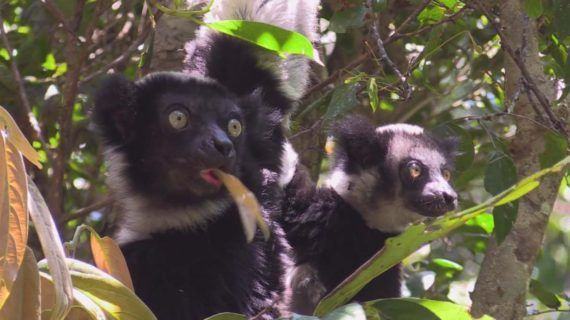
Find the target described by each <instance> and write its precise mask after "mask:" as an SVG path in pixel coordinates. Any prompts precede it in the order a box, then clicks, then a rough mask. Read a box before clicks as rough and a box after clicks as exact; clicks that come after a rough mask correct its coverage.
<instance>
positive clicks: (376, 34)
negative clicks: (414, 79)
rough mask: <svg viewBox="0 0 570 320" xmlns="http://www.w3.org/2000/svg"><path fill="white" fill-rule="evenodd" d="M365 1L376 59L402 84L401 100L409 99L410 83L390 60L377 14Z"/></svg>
mask: <svg viewBox="0 0 570 320" xmlns="http://www.w3.org/2000/svg"><path fill="white" fill-rule="evenodd" d="M367 3H368V7H369V9H370V15H371V17H372V21H371V23H370V30H371V31H372V38H373V39H374V40H375V41H376V46H377V49H378V59H379V60H380V63H382V64H384V65H385V66H387V67H388V68H389V69H390V70H392V72H393V73H394V74H395V75H396V77H398V80H399V81H400V83H401V85H402V93H403V100H409V99H410V97H411V96H412V89H411V88H410V85H409V84H408V81H407V79H406V77H404V75H403V74H402V72H401V71H400V69H398V66H396V64H395V63H394V61H392V59H390V57H389V56H388V53H387V52H386V48H385V47H384V42H383V41H382V38H381V37H380V31H379V27H378V16H377V15H376V13H375V12H374V10H373V9H372V0H368V1H367Z"/></svg>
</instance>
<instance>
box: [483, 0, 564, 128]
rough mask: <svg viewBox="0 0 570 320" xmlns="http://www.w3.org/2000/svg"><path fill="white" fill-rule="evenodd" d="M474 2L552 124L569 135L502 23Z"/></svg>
mask: <svg viewBox="0 0 570 320" xmlns="http://www.w3.org/2000/svg"><path fill="white" fill-rule="evenodd" d="M473 2H474V3H475V4H476V5H477V7H478V8H479V10H481V11H482V12H483V14H484V15H485V16H486V17H487V19H488V20H489V22H490V23H491V25H492V26H493V28H494V29H495V32H497V35H499V38H501V47H502V48H503V49H504V50H505V51H506V52H507V54H508V55H509V56H510V57H511V58H512V59H513V61H514V62H515V64H516V65H517V67H518V68H519V69H520V71H521V73H522V75H523V77H524V78H525V80H526V82H527V86H528V88H529V89H530V90H531V91H532V93H533V94H534V95H535V96H536V98H537V99H538V102H539V104H540V106H541V107H542V109H543V110H544V112H545V113H546V115H547V116H548V118H549V119H550V121H551V122H552V124H553V125H554V128H555V129H556V131H558V132H559V133H560V134H562V135H563V136H565V137H568V133H567V132H566V128H565V127H564V125H563V124H562V122H561V121H560V120H558V118H557V117H556V115H555V114H554V112H553V111H552V109H551V105H550V102H549V101H548V98H547V97H546V96H545V95H544V93H543V92H542V91H540V89H538V86H537V85H536V83H535V81H534V79H533V77H532V76H531V75H530V72H529V71H528V69H527V67H526V65H525V62H524V61H523V59H522V57H521V55H520V54H518V53H517V52H515V50H513V48H512V47H511V46H510V44H509V43H508V42H507V37H506V36H505V34H504V33H503V31H502V27H501V25H500V24H499V23H498V22H497V21H496V19H495V18H496V17H495V16H493V15H492V14H491V13H490V12H489V10H487V8H486V7H485V6H484V5H483V4H482V3H481V2H480V1H479V0H473Z"/></svg>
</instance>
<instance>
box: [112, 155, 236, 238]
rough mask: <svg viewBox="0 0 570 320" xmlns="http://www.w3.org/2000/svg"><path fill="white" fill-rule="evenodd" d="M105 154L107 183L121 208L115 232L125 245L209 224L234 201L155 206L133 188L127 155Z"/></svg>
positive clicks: (116, 236)
mask: <svg viewBox="0 0 570 320" xmlns="http://www.w3.org/2000/svg"><path fill="white" fill-rule="evenodd" d="M105 158H106V163H107V164H108V167H109V168H108V177H107V184H108V185H109V187H110V188H111V189H112V191H113V192H114V197H115V200H116V201H117V203H118V204H119V206H120V209H121V213H120V225H119V229H118V230H117V233H116V234H115V240H116V241H117V242H118V243H119V244H121V245H122V244H126V243H129V242H133V241H137V240H143V239H148V238H149V237H150V236H151V234H152V233H155V232H161V231H166V230H170V229H176V230H192V229H196V228H205V227H206V225H207V223H208V222H209V221H211V220H212V219H214V218H215V217H217V216H219V215H220V214H222V213H223V212H224V211H225V210H226V209H227V208H228V207H229V206H230V205H231V201H230V200H229V199H226V200H218V201H215V202H214V201H204V202H202V203H200V204H198V205H194V206H188V207H185V208H181V209H176V210H174V209H164V208H159V207H155V206H152V204H151V203H149V202H148V201H147V200H146V199H145V198H144V197H141V196H140V195H138V194H136V193H135V192H133V191H132V188H131V187H130V185H129V183H128V179H126V178H125V177H124V168H125V163H126V162H125V161H126V160H125V159H124V155H123V154H122V153H119V152H116V151H114V150H108V151H106V153H105Z"/></svg>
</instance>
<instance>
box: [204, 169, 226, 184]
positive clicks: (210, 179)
mask: <svg viewBox="0 0 570 320" xmlns="http://www.w3.org/2000/svg"><path fill="white" fill-rule="evenodd" d="M200 176H201V177H202V179H204V180H205V181H206V182H207V183H209V184H211V185H214V186H216V187H219V186H221V185H222V181H220V179H218V177H216V175H215V174H214V171H213V170H202V171H200Z"/></svg>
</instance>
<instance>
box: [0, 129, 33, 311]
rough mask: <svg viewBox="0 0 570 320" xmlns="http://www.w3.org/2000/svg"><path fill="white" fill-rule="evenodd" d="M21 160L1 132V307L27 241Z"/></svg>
mask: <svg viewBox="0 0 570 320" xmlns="http://www.w3.org/2000/svg"><path fill="white" fill-rule="evenodd" d="M27 196H28V192H27V177H26V169H25V167H24V160H23V158H22V155H21V154H20V152H18V151H17V150H16V148H15V147H14V145H12V143H10V142H9V141H6V139H5V136H4V134H3V133H2V132H1V131H0V279H1V280H2V281H0V307H2V306H3V305H4V303H5V301H6V299H7V298H8V295H9V294H10V290H11V288H12V285H13V283H14V281H16V277H17V275H18V270H19V268H20V266H21V265H22V261H23V260H24V255H25V253H26V244H27V242H28V209H27Z"/></svg>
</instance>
